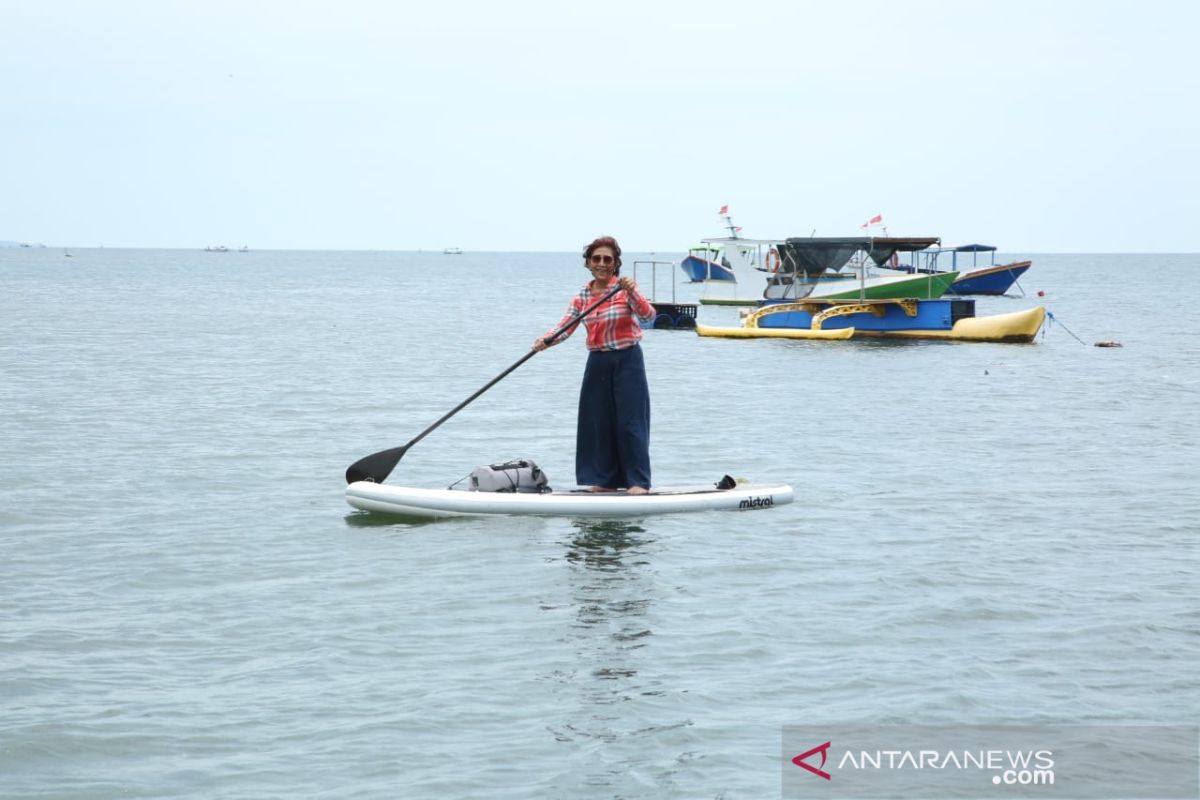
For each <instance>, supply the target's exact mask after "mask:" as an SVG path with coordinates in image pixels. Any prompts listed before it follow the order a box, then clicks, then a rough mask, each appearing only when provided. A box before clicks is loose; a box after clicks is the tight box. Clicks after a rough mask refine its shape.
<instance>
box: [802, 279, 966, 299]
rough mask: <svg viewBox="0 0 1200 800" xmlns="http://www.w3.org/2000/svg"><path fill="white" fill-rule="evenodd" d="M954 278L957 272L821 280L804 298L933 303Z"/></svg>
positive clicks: (944, 291)
mask: <svg viewBox="0 0 1200 800" xmlns="http://www.w3.org/2000/svg"><path fill="white" fill-rule="evenodd" d="M957 277H958V273H957V272H938V273H933V274H927V275H920V274H915V275H871V276H865V275H864V276H862V277H860V278H842V279H840V280H824V281H817V282H816V283H814V284H813V286H812V290H811V291H810V292H809V293H808V294H807V295H805V297H806V298H808V299H813V300H887V299H889V298H896V297H911V298H916V299H918V300H934V299H936V298H938V297H941V296H942V295H943V294H945V293H946V291H947V290H948V289H949V288H950V286H951V285H952V284H953V283H954V280H955V278H957Z"/></svg>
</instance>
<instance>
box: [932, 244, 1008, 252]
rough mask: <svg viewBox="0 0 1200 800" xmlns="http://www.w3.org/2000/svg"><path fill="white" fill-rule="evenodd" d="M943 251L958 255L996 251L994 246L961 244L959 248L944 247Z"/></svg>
mask: <svg viewBox="0 0 1200 800" xmlns="http://www.w3.org/2000/svg"><path fill="white" fill-rule="evenodd" d="M942 249H943V250H953V251H954V252H956V253H991V252H993V251H994V250H996V246H995V245H992V244H960V245H959V246H958V247H944V248H942Z"/></svg>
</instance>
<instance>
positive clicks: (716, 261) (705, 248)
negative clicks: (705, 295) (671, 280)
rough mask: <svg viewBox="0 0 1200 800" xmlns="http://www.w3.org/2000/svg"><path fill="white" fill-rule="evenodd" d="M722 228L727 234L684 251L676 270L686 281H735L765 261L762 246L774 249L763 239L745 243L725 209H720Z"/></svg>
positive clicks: (704, 240)
mask: <svg viewBox="0 0 1200 800" xmlns="http://www.w3.org/2000/svg"><path fill="white" fill-rule="evenodd" d="M718 213H719V214H720V215H721V218H722V219H723V220H724V227H725V229H726V230H727V231H729V234H728V235H727V236H719V237H714V238H711V239H701V240H700V244H699V245H697V246H696V247H691V248H688V254H687V256H685V257H684V259H683V261H681V262H680V264H679V268H680V269H681V270H683V274H684V275H686V276H687V278H688V280H689V281H692V282H694V283H698V282H700V281H732V282H736V281H737V273H738V271H739V270H740V271H741V272H743V273H748V272H750V271H751V270H752V269H755V268H756V267H759V266H760V265H762V264H764V262H765V261H766V256H765V254H764V251H763V249H762V245H764V244H766V245H774V244H775V243H774V242H773V241H768V240H766V239H747V238H745V237H744V236H742V235H741V231H742V229H741V228H740V227H738V226H737V225H734V224H733V217H732V216H730V214H729V206H722V207H721V210H720V212H718Z"/></svg>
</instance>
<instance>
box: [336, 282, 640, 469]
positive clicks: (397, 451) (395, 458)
mask: <svg viewBox="0 0 1200 800" xmlns="http://www.w3.org/2000/svg"><path fill="white" fill-rule="evenodd" d="M619 291H621V284H620V283H618V284H617V285H616V286H615V287H613V288H612V290H611V291H609V292H608V293H607V294H605V295H604V296H603V297H601V298H600V299H599V300H597V301H596V302H594V303H592V304H591V305H590V306H588V307H587V308H586V309H584V311H583V313H582V314H580V315H579V316H578V317H576V318H575V319H573V320H571V321H570V322H568V323H567V324H566V325H563V326H562V327H561V328H559V329H558V330H556V331H555V332H554V333H552V334H550V335H549V336H547V337H546V345H547V346H549V345H551V344H554V342H555V341H556V340H557V339H558V337H560V336H562V335H564V334H566V333H569V332H570V331H571V329H572V328H574V327H575V326H576V325H578V324H579V323H580V322H582V321H583V318H584V317H586V316H587V315H588V314H590V313H592V311H594V310H595V309H596V307H597V306H599V305H600V304H601V303H603V302H604V301H606V300H608V299H609V298H610V297H612V296H613V295H614V294H616V293H617V292H619ZM537 352H538V351H537V350H533V349H530V351H529V352H528V353H526V354H525V355H523V356H522V357H521V359H520V360H519V361H518V362H517V363H515V364H513V365H512V366H511V367H509V368H508V369H506V370H504V372H501V373H500V374H499V375H497V376H496V377H494V378H492V379H491V380H490V381H488V382H487V384H486V385H485V386H484V387H483V388H482V389H480V390H479V391H477V392H475V394H473V395H471V396H470V397H468V398H467V399H466V400H463V401H462V402H461V403H459V404H458V405H456V406H455V407H454V408H452V409H450V411H449V412H447V413H446V415H445V416H443V417H442V418H441V419H439V420H438V421H437V422H435V423H433V424H432V425H430V426H429V427H428V428H426V429H425V430H423V431H421V432H420V433H419V434H417V436H416V438H414V439H413V440H412V441H411V442H409V443H408V444H406V445H403V446H401V447H393V448H392V449H390V450H380V451H379V452H378V453H372V454H371V455H369V456H367V457H366V458H360V459H359V460H358V461H355V462H354V463H353V464H351V465H350V468H349V469H347V470H346V483H354V482H355V481H374V482H375V483H383V481H384V480H385V479H386V478H387V476H388V475H390V474H391V472H392V470H393V469H395V468H396V465H397V464H398V463H400V459H402V458H404V454H405V453H406V452H408V448H410V447H412V446H413V445H414V444H416V443H417V442H419V441H421V440H422V439H424V438H425V437H426V436H428V435H429V434H430V433H432V432H433V430H434V429H435V428H437V427H438V426H439V425H441V424H442V423H443V422H445V421H446V420H448V419H450V418H451V417H453V416H454V415H455V414H457V413H458V412H459V411H462V410H463V409H464V408H466V407H467V406H468V405H469V404H470V403H471V402H472V401H474V400H475V398H477V397H479V395H481V394H483V393H484V392H486V391H487V390H488V389H490V388H492V387H493V386H495V385H496V384H497V383H499V382H500V381H502V380H504V379H505V378H506V377H508V374H509V373H510V372H512V371H513V370H515V369H516V368H517V367H519V366H521V365H522V364H524V363H525V362H526V361H528V360H529V359H531V358H533V357H534V356H535V355H537Z"/></svg>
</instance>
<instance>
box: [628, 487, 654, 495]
mask: <svg viewBox="0 0 1200 800" xmlns="http://www.w3.org/2000/svg"><path fill="white" fill-rule="evenodd" d="M648 491H650V490H649V489H646V488H643V487H641V486H630V487H629V489H628V491H627V493H628V494H645V493H646V492H648Z"/></svg>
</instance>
